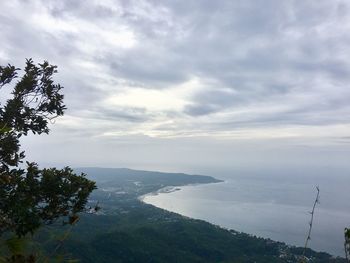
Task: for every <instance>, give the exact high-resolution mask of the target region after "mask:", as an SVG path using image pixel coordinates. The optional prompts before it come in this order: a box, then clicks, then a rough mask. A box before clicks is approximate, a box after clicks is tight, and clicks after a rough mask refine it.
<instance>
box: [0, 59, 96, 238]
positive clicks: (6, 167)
mask: <svg viewBox="0 0 350 263" xmlns="http://www.w3.org/2000/svg"><path fill="white" fill-rule="evenodd" d="M19 71H20V69H18V68H16V67H14V66H12V65H10V64H9V65H7V66H0V91H1V93H3V94H5V95H2V96H1V97H2V99H1V100H0V237H1V236H2V235H4V234H5V233H12V234H14V235H15V236H17V237H23V236H25V235H27V234H29V233H31V234H33V233H34V232H35V231H36V230H37V229H38V228H39V227H41V226H43V225H47V224H52V223H54V222H56V221H57V220H58V219H60V220H62V222H64V223H69V224H73V223H75V222H76V221H77V220H78V213H79V212H82V211H83V210H84V209H85V207H86V204H87V200H88V196H89V194H90V193H91V192H92V191H93V190H94V189H95V188H96V186H95V182H93V181H90V180H88V179H87V178H86V176H85V175H84V174H81V175H77V174H75V173H74V172H73V170H72V169H71V168H69V167H66V168H64V169H56V168H49V169H39V167H38V165H37V164H36V163H34V162H26V165H25V166H26V167H22V166H23V165H21V163H23V160H24V158H25V152H24V151H21V149H20V138H21V137H22V136H27V135H28V133H29V132H32V133H34V134H42V133H49V128H48V124H49V121H50V120H53V119H54V118H56V117H58V116H62V115H63V114H64V111H65V110H66V106H65V105H64V104H63V95H62V94H61V90H62V88H63V87H62V86H61V85H60V84H55V83H54V81H53V79H52V78H53V75H54V74H55V73H56V72H57V67H56V66H53V65H50V64H49V63H48V62H46V61H45V62H43V63H42V64H37V65H36V64H34V63H33V60H32V59H27V60H26V66H25V68H24V72H23V75H22V76H21V77H20V78H19V77H18V72H19ZM14 79H18V81H17V83H15V84H14V83H13V80H14ZM13 84H14V85H13ZM10 87H12V89H11V88H10ZM5 88H10V89H8V90H6V89H5ZM5 97H8V99H7V100H5V99H4V98H5ZM2 100H4V101H2Z"/></svg>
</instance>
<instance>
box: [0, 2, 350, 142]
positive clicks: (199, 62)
mask: <svg viewBox="0 0 350 263" xmlns="http://www.w3.org/2000/svg"><path fill="white" fill-rule="evenodd" d="M0 9H1V10H3V11H2V12H1V14H0V32H1V45H0V63H1V64H7V63H11V64H15V65H16V66H23V64H24V58H29V57H32V58H33V59H34V60H35V61H37V62H40V61H42V60H44V59H45V60H48V61H49V62H51V63H53V64H57V65H58V66H59V74H58V75H57V81H59V82H60V83H62V84H63V85H64V86H65V87H66V89H65V94H66V102H67V106H68V108H69V110H68V111H67V114H66V116H65V117H64V118H62V119H60V120H58V121H57V123H56V125H55V126H53V129H55V130H56V134H59V135H57V136H59V138H60V140H62V142H64V141H65V140H68V139H67V138H68V137H71V138H77V139H82V138H84V139H96V138H98V139H99V140H100V141H101V142H113V141H114V140H115V139H116V138H120V136H125V137H124V138H129V136H136V137H137V136H141V138H147V137H153V138H184V137H191V138H195V137H201V138H203V137H205V138H212V139H225V140H231V139H242V138H248V139H264V138H269V139H273V138H300V139H301V140H303V141H307V140H309V139H310V138H313V139H315V138H316V139H319V141H320V142H321V141H322V142H323V143H328V144H346V142H347V141H348V139H344V138H348V135H349V131H350V119H349V116H350V104H349V101H350V89H349V84H350V74H349V73H350V62H349V59H348V55H349V54H350V45H349V43H350V38H349V34H348V32H349V29H350V14H349V11H350V4H349V3H348V1H341V0H321V1H292V0H290V1H279V0H264V1H256V0H254V1H247V0H244V1H243V0H242V1H238V0H237V1H231V0H227V1H224V0H222V1H211V0H208V1H195V0H192V1H191V0H188V1H146V0H144V1H130V0H128V1H124V0H120V1H113V0H104V1H100V0H99V1H97V0H96V1H82V0H81V1H78V0H75V1H70V0H64V1H53V0H52V1H43V0H42V1H40V0H33V1H24V0H22V1H21V0H13V1H1V3H0ZM60 136H61V137H60ZM137 138H138V139H137V141H140V140H139V137H137ZM54 140H57V138H56V137H54ZM141 141H142V140H141Z"/></svg>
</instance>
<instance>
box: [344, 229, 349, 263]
mask: <svg viewBox="0 0 350 263" xmlns="http://www.w3.org/2000/svg"><path fill="white" fill-rule="evenodd" d="M344 237H345V242H344V249H345V256H346V259H347V260H348V262H349V260H350V228H345V231H344Z"/></svg>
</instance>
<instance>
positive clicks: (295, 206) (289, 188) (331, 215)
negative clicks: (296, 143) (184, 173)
mask: <svg viewBox="0 0 350 263" xmlns="http://www.w3.org/2000/svg"><path fill="white" fill-rule="evenodd" d="M329 172H330V171H327V169H323V171H322V170H321V169H319V171H317V170H316V169H313V170H312V169H310V170H309V171H305V174H308V176H305V174H298V173H296V171H294V173H296V174H294V176H291V174H292V173H293V172H292V171H290V170H289V171H288V170H286V171H268V172H266V171H265V172H264V171H260V172H256V171H254V172H247V171H241V172H240V173H239V172H238V171H235V172H232V173H231V174H230V175H229V174H227V175H224V176H222V175H221V176H220V175H219V174H218V175H215V177H216V178H219V179H223V180H225V181H224V182H223V183H216V184H207V185H195V186H184V187H181V190H179V191H175V192H171V193H159V194H157V195H148V196H146V197H145V198H144V201H145V202H146V203H149V204H153V205H155V206H157V207H160V208H163V209H166V210H170V211H173V212H177V213H180V214H182V215H185V216H189V217H192V218H197V219H203V220H206V221H208V222H211V223H214V224H217V225H220V226H223V227H226V228H230V229H234V230H237V231H242V232H246V233H249V234H252V235H257V236H261V237H265V238H271V239H273V240H278V241H283V242H286V243H287V244H291V245H296V246H303V245H304V243H305V238H306V235H307V231H308V223H309V222H310V214H309V211H311V209H312V205H313V202H314V200H315V197H316V189H315V186H316V185H318V186H319V187H320V190H321V192H320V204H319V205H317V207H316V210H315V218H314V225H313V229H312V235H311V238H312V239H311V241H310V242H309V247H311V248H313V249H315V250H318V251H326V252H328V253H331V254H333V255H339V256H343V255H344V251H343V242H344V238H343V231H344V227H346V226H349V225H350V212H349V211H350V204H349V202H348V200H349V199H350V194H349V191H348V187H347V186H348V185H349V183H350V180H349V179H348V178H346V177H345V176H344V175H345V174H346V173H345V172H344V171H343V172H341V171H336V172H337V173H336V174H332V175H329V174H328V173H329ZM327 174H328V177H326V175H327Z"/></svg>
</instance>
